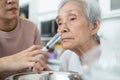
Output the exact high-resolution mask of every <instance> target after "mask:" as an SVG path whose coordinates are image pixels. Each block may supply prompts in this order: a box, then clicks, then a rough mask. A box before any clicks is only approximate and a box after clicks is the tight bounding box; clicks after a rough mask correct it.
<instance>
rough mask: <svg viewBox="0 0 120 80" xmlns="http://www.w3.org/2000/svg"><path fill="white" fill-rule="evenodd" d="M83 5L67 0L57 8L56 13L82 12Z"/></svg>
mask: <svg viewBox="0 0 120 80" xmlns="http://www.w3.org/2000/svg"><path fill="white" fill-rule="evenodd" d="M84 9H85V8H84V7H83V4H82V3H78V2H77V1H69V2H67V3H65V4H64V5H63V6H62V7H61V8H60V10H59V12H58V15H62V14H67V13H72V12H73V13H84Z"/></svg>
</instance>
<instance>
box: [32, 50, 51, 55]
mask: <svg viewBox="0 0 120 80" xmlns="http://www.w3.org/2000/svg"><path fill="white" fill-rule="evenodd" d="M39 54H43V55H44V56H48V55H49V53H48V52H47V51H42V50H34V51H32V52H31V54H30V56H36V55H39Z"/></svg>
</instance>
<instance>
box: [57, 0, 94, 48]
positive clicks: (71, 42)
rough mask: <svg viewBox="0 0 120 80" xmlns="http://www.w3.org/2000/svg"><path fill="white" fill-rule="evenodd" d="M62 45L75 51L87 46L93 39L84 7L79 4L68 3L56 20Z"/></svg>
mask: <svg viewBox="0 0 120 80" xmlns="http://www.w3.org/2000/svg"><path fill="white" fill-rule="evenodd" d="M56 22H57V24H58V33H60V34H61V43H62V45H63V47H64V48H66V49H73V48H77V47H81V46H83V45H85V44H86V43H87V42H88V41H89V40H90V39H91V37H92V34H91V30H90V27H88V21H87V18H86V17H85V13H84V11H83V7H81V6H80V5H79V4H78V3H77V2H74V1H71V2H68V3H66V4H65V5H64V6H63V7H62V8H61V9H60V10H59V13H58V17H57V20H56Z"/></svg>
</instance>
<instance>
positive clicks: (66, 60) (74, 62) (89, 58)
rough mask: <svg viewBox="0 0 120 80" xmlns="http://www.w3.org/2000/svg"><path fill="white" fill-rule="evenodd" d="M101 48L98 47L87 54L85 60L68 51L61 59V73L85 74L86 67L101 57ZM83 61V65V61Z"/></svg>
mask: <svg viewBox="0 0 120 80" xmlns="http://www.w3.org/2000/svg"><path fill="white" fill-rule="evenodd" d="M100 53H101V50H100V46H97V47H95V48H93V49H92V50H90V51H89V52H87V53H85V55H84V56H83V59H80V57H79V56H78V55H76V54H75V53H74V52H72V51H70V50H66V51H65V52H64V53H63V54H62V56H61V58H60V71H73V72H78V73H79V74H82V73H83V68H84V65H90V64H92V63H93V62H94V61H96V60H97V59H98V58H99V56H100ZM80 60H82V63H81V61H80Z"/></svg>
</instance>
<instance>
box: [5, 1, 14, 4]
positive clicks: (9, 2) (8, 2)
mask: <svg viewBox="0 0 120 80" xmlns="http://www.w3.org/2000/svg"><path fill="white" fill-rule="evenodd" d="M6 3H7V4H12V3H15V0H6Z"/></svg>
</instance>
